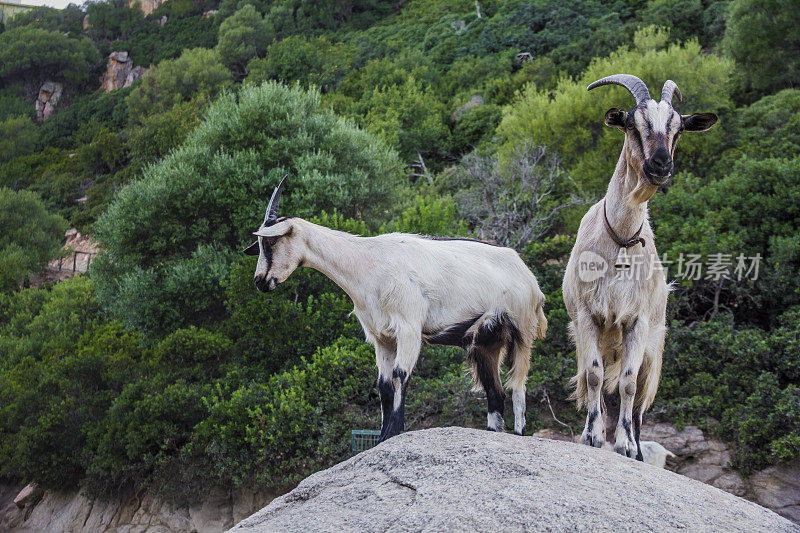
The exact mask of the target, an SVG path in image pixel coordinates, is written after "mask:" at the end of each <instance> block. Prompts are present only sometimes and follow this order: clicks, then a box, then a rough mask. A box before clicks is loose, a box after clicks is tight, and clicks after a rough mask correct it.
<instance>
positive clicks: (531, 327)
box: [256, 218, 547, 428]
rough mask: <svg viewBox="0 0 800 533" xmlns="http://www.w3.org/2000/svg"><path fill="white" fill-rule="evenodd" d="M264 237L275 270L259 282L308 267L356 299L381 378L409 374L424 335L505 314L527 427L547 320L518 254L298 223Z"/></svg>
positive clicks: (518, 408) (519, 408)
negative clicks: (533, 354)
mask: <svg viewBox="0 0 800 533" xmlns="http://www.w3.org/2000/svg"><path fill="white" fill-rule="evenodd" d="M257 235H260V236H266V237H273V238H275V237H279V238H278V240H277V242H276V243H275V245H274V246H273V247H272V268H271V269H270V271H269V272H266V271H265V270H266V261H265V262H264V264H263V265H262V262H261V261H259V266H258V269H257V270H256V276H257V277H258V276H264V277H266V278H267V279H269V278H272V277H275V278H276V281H277V282H279V283H280V282H283V281H284V280H286V278H288V277H289V275H290V274H291V273H292V272H293V271H294V270H295V268H297V266H298V265H299V264H301V263H302V265H303V266H307V267H311V268H314V269H316V270H318V271H320V272H322V273H323V274H325V275H326V276H328V277H329V278H330V279H331V280H333V281H334V282H335V283H336V284H337V285H339V286H340V287H341V288H342V289H343V290H344V291H345V292H346V293H347V294H348V296H350V298H351V299H352V300H353V303H354V314H355V315H356V317H357V318H358V320H359V322H361V325H362V327H363V328H364V333H365V335H366V338H367V341H368V342H370V343H371V344H373V345H375V348H376V350H375V351H376V354H375V355H376V363H377V366H378V374H379V377H380V378H381V379H384V380H391V379H392V376H393V372H394V371H395V370H402V371H404V372H405V373H406V375H407V376H409V375H410V374H411V372H412V370H413V369H414V366H415V365H416V362H417V358H418V356H419V351H420V347H421V345H422V342H423V340H424V339H425V333H428V334H434V333H436V332H440V331H442V330H445V329H447V328H448V327H450V326H452V325H454V324H458V323H460V322H463V321H466V320H470V319H473V318H474V317H476V316H480V318H479V319H478V321H477V322H476V323H475V324H474V326H473V328H472V329H473V331H474V330H477V328H479V327H480V326H481V325H483V324H484V323H486V322H487V321H489V320H494V319H495V318H496V317H497V316H498V315H500V314H501V313H505V314H506V315H507V316H508V317H509V318H510V319H511V320H512V321H513V323H514V324H515V325H516V327H517V329H518V331H519V335H520V339H519V342H518V343H517V347H516V349H515V353H513V354H510V355H511V362H512V368H511V369H510V370H509V372H508V379H507V383H506V385H507V386H509V387H510V388H511V389H513V390H514V391H515V396H514V398H515V409H514V411H515V415H516V417H517V421H516V424H515V428H516V427H522V425H524V395H525V392H524V391H525V382H526V380H527V374H528V369H529V367H530V349H531V345H532V343H533V340H534V339H537V338H543V337H544V334H545V332H546V330H547V319H546V318H545V316H544V312H543V309H542V306H543V303H544V294H542V291H541V290H540V289H539V285H538V283H537V282H536V278H535V277H534V275H533V274H532V273H531V271H530V270H529V269H528V267H527V266H526V265H525V263H524V262H523V261H522V259H521V258H520V257H519V254H517V252H516V251H514V250H512V249H510V248H502V247H498V246H491V245H488V244H484V243H480V242H475V241H467V240H432V239H429V238H424V237H420V236H418V235H409V234H402V233H392V234H387V235H379V236H376V237H357V236H354V235H350V234H348V233H344V232H340V231H335V230H331V229H328V228H324V227H322V226H318V225H316V224H312V223H311V222H308V221H306V220H303V219H299V218H291V219H285V220H282V221H279V222H277V223H276V224H275V225H272V226H269V227H266V228H261V229H260V230H259V231H258V232H257ZM259 269H260V270H259ZM520 395H521V396H520ZM520 398H521V399H522V400H521V402H522V403H521V405H520V403H519V402H520ZM395 400H397V398H395ZM385 415H386V413H384V416H385ZM520 419H521V420H522V421H520Z"/></svg>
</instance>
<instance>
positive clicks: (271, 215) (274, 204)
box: [263, 174, 288, 226]
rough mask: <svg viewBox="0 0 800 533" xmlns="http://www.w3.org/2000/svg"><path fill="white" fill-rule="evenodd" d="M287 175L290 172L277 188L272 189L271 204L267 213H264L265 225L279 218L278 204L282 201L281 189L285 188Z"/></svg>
mask: <svg viewBox="0 0 800 533" xmlns="http://www.w3.org/2000/svg"><path fill="white" fill-rule="evenodd" d="M287 177H288V174H287V175H286V176H284V177H283V179H282V180H281V182H280V183H279V184H278V186H277V187H275V190H274V191H272V196H271V197H270V199H269V205H267V213H266V214H265V215H264V223H263V225H264V226H266V225H268V223H270V222H272V223H274V222H275V221H276V220H277V219H278V204H280V202H281V191H282V190H283V183H284V182H285V181H286V178H287Z"/></svg>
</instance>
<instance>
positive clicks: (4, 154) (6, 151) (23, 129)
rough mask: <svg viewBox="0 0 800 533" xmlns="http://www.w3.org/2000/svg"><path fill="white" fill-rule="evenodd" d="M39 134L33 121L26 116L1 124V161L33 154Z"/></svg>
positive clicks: (9, 119) (10, 118)
mask: <svg viewBox="0 0 800 533" xmlns="http://www.w3.org/2000/svg"><path fill="white" fill-rule="evenodd" d="M37 140H38V132H37V131H36V125H35V124H34V123H33V121H32V120H31V119H30V118H28V117H25V116H22V117H19V116H18V117H9V118H7V119H5V120H3V121H2V122H0V161H8V160H9V159H11V158H13V157H16V156H19V155H27V154H29V153H31V152H32V151H33V149H34V147H35V146H36V141H37Z"/></svg>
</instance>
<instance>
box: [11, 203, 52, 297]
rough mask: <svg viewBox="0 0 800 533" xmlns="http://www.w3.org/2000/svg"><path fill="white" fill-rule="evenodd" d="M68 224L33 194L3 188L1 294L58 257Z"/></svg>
mask: <svg viewBox="0 0 800 533" xmlns="http://www.w3.org/2000/svg"><path fill="white" fill-rule="evenodd" d="M66 229H67V223H66V221H65V220H64V219H63V218H61V217H59V216H58V215H51V214H50V213H48V212H47V210H46V209H45V207H44V205H42V202H41V200H39V198H38V196H37V195H36V194H34V193H32V192H29V191H19V192H15V191H11V190H9V189H4V188H0V291H7V290H9V289H12V288H14V287H16V285H17V284H18V283H19V282H20V281H22V280H23V279H24V278H25V277H27V275H28V274H29V273H30V272H34V271H37V270H40V269H41V268H42V267H44V266H45V264H47V262H48V261H49V260H50V259H52V258H53V257H55V256H56V255H57V253H58V250H59V249H60V248H61V240H62V239H63V236H64V231H66Z"/></svg>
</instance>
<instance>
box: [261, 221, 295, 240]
mask: <svg viewBox="0 0 800 533" xmlns="http://www.w3.org/2000/svg"><path fill="white" fill-rule="evenodd" d="M291 234H292V225H291V224H275V225H274V226H265V227H263V228H259V230H258V231H256V232H255V233H253V235H256V236H257V237H283V236H285V235H291Z"/></svg>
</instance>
